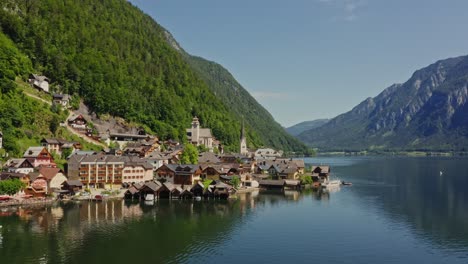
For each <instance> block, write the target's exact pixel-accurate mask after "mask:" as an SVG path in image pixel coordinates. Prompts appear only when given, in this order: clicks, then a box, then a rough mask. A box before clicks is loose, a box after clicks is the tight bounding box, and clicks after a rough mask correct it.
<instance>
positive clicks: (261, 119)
mask: <svg viewBox="0 0 468 264" xmlns="http://www.w3.org/2000/svg"><path fill="white" fill-rule="evenodd" d="M165 36H166V40H167V42H168V43H169V44H170V45H171V46H172V47H173V48H174V49H175V50H177V51H178V52H180V53H181V54H182V55H183V58H184V59H185V61H186V62H187V63H188V64H189V65H190V66H191V67H192V69H193V70H194V71H195V72H196V73H198V75H199V76H200V77H201V78H202V79H203V80H204V81H205V82H206V83H207V85H208V87H209V88H210V90H211V91H212V92H213V93H214V94H215V96H216V97H217V98H219V99H220V100H221V101H222V102H223V103H224V104H225V105H226V106H227V107H228V108H229V109H230V110H231V111H233V112H234V114H235V115H236V116H240V117H241V118H242V120H243V121H245V124H246V126H247V128H248V129H247V134H248V137H249V139H250V141H251V142H253V143H254V144H253V145H257V146H260V145H263V146H275V147H276V148H278V149H282V150H286V151H299V152H302V153H307V152H308V150H307V148H305V146H304V145H303V144H302V143H301V142H299V140H297V139H296V138H294V137H292V136H290V135H288V134H287V133H286V131H285V130H284V128H283V127H282V126H281V125H280V124H278V123H277V122H276V121H275V120H274V118H273V117H272V116H271V114H270V113H269V112H268V111H267V110H266V109H265V108H264V107H263V106H262V105H260V104H259V103H258V102H257V101H256V100H255V98H253V97H252V95H250V93H249V92H248V91H247V90H246V89H245V88H244V87H242V85H240V84H239V82H237V80H236V79H235V78H234V77H233V76H232V74H231V73H230V72H229V71H228V70H226V69H225V68H224V67H223V66H221V65H220V64H218V63H216V62H212V61H209V60H206V59H204V58H201V57H198V56H193V55H190V54H189V53H187V52H186V51H185V50H184V49H183V48H182V47H181V46H180V45H179V43H178V42H177V41H176V40H175V39H174V37H173V36H172V35H171V34H170V33H169V32H168V31H166V32H165ZM252 132H253V133H252ZM260 135H261V136H260Z"/></svg>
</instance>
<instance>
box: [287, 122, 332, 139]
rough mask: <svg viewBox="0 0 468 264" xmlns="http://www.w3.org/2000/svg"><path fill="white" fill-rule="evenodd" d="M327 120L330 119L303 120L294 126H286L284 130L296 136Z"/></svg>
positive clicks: (321, 124)
mask: <svg viewBox="0 0 468 264" xmlns="http://www.w3.org/2000/svg"><path fill="white" fill-rule="evenodd" d="M329 120H330V119H316V120H312V121H304V122H301V123H299V124H296V125H294V126H291V127H288V128H286V131H287V132H288V133H289V134H291V135H293V136H297V135H299V134H301V133H302V132H304V131H307V130H311V129H314V128H318V127H321V126H323V125H325V124H326V123H327V122H328V121H329Z"/></svg>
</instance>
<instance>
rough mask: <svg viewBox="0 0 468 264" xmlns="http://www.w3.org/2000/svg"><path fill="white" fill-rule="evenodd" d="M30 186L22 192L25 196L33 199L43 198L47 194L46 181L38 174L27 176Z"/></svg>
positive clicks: (33, 173)
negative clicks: (30, 196)
mask: <svg viewBox="0 0 468 264" xmlns="http://www.w3.org/2000/svg"><path fill="white" fill-rule="evenodd" d="M29 178H30V185H29V186H28V187H27V188H26V189H25V190H24V192H25V194H27V195H32V196H33V197H45V196H46V195H47V194H48V193H49V189H48V186H47V179H46V178H45V177H44V176H43V175H42V174H40V173H39V172H32V173H30V174H29Z"/></svg>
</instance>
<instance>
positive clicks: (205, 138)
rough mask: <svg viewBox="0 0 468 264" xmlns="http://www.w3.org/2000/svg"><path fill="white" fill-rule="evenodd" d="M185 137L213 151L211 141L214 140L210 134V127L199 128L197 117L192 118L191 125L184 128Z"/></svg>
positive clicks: (194, 143) (196, 144)
mask: <svg viewBox="0 0 468 264" xmlns="http://www.w3.org/2000/svg"><path fill="white" fill-rule="evenodd" d="M186 132H187V139H188V141H189V142H190V143H192V144H193V145H195V146H200V145H203V146H205V147H206V148H208V149H209V150H210V151H213V141H214V140H215V139H214V137H213V136H212V134H211V129H209V128H200V122H199V121H198V118H197V117H194V118H193V120H192V127H191V128H187V129H186Z"/></svg>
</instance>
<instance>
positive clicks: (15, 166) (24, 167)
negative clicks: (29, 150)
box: [5, 158, 34, 174]
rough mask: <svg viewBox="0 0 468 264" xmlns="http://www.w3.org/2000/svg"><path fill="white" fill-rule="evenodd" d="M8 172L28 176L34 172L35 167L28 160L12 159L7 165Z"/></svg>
mask: <svg viewBox="0 0 468 264" xmlns="http://www.w3.org/2000/svg"><path fill="white" fill-rule="evenodd" d="M5 168H6V169H7V171H8V172H14V173H24V174H28V173H30V172H33V171H34V166H33V165H32V164H31V162H29V160H27V159H24V158H23V159H10V160H8V161H7V162H6V163H5Z"/></svg>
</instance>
